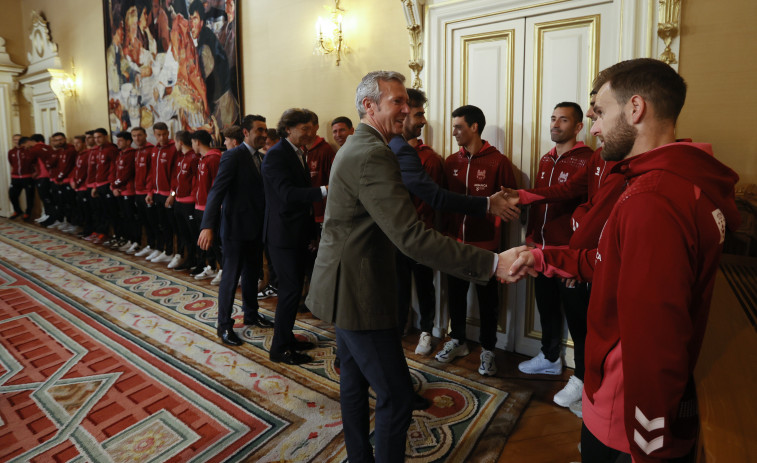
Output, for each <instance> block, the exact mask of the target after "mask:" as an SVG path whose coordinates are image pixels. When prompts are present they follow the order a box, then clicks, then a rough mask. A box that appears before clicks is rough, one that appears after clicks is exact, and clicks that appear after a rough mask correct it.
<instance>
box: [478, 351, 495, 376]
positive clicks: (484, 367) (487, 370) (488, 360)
mask: <svg viewBox="0 0 757 463" xmlns="http://www.w3.org/2000/svg"><path fill="white" fill-rule="evenodd" d="M478 373H479V374H481V375H484V376H494V375H496V374H497V365H496V364H495V363H494V352H492V351H490V350H486V349H482V350H481V366H480V367H478Z"/></svg>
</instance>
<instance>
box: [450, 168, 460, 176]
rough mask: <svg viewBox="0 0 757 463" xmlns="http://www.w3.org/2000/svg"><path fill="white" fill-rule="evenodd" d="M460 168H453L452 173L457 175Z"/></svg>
mask: <svg viewBox="0 0 757 463" xmlns="http://www.w3.org/2000/svg"><path fill="white" fill-rule="evenodd" d="M459 170H460V169H452V175H453V176H455V177H457V173H458V171H459Z"/></svg>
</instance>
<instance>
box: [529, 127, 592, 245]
mask: <svg viewBox="0 0 757 463" xmlns="http://www.w3.org/2000/svg"><path fill="white" fill-rule="evenodd" d="M591 155H592V150H591V148H589V147H588V146H586V145H584V144H583V142H578V143H576V145H575V146H574V147H573V148H572V149H571V150H569V151H567V152H565V153H563V154H562V156H560V157H559V158H558V157H557V148H556V147H555V148H552V149H551V150H550V152H549V153H547V154H545V155H544V156H542V158H541V160H540V161H539V172H538V173H537V174H536V179H535V180H534V188H545V187H549V186H552V185H557V184H558V183H566V182H567V181H568V180H569V179H570V177H571V176H573V175H576V174H579V173H580V172H582V171H583V169H584V167H585V166H586V163H587V162H588V161H589V158H590V157H591ZM584 202H586V195H582V196H581V197H578V198H576V199H573V200H570V201H561V202H559V203H552V204H536V205H534V206H533V207H531V211H530V212H529V215H528V228H527V231H526V241H527V242H529V243H531V244H535V245H537V246H539V247H546V246H565V245H567V244H568V241H570V235H571V234H572V232H573V227H572V226H571V215H572V214H573V211H574V210H575V209H576V207H578V205H579V204H581V203H584Z"/></svg>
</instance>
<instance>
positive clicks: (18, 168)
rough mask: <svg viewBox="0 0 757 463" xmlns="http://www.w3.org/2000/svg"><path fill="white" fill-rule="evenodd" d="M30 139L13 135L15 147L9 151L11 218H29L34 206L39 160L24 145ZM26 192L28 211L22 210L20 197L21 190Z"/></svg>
mask: <svg viewBox="0 0 757 463" xmlns="http://www.w3.org/2000/svg"><path fill="white" fill-rule="evenodd" d="M29 141H30V138H29V137H22V136H21V135H14V136H13V144H14V147H13V148H12V149H11V150H10V151H8V162H10V165H11V166H10V167H11V187H10V190H9V196H10V200H11V204H13V215H11V216H10V218H11V219H15V218H17V217H19V216H20V217H22V218H23V219H24V220H29V217H30V216H31V213H32V208H33V207H34V177H35V176H36V175H37V162H36V160H35V159H34V157H33V155H32V154H31V153H30V152H29V150H28V149H26V147H25V146H24V145H26V144H28V142H29ZM22 190H23V191H25V192H26V211H22V210H21V203H20V202H19V197H20V196H21V191H22Z"/></svg>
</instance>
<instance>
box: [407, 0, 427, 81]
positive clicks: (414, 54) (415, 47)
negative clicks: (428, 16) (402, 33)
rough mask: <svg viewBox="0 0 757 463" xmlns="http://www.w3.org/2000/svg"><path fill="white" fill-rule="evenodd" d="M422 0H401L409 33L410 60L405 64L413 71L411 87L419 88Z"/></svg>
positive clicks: (421, 68) (421, 60)
mask: <svg viewBox="0 0 757 463" xmlns="http://www.w3.org/2000/svg"><path fill="white" fill-rule="evenodd" d="M422 2H423V0H402V7H403V8H404V10H405V20H406V21H407V32H408V34H409V35H410V60H409V61H408V63H407V65H408V66H409V67H410V69H411V70H412V71H413V81H412V87H413V88H416V89H420V88H421V87H423V82H421V77H420V74H421V71H422V70H423V64H424V63H423V18H422V17H421V11H422V7H423V5H422V4H421V3H422Z"/></svg>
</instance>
